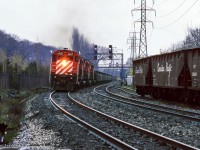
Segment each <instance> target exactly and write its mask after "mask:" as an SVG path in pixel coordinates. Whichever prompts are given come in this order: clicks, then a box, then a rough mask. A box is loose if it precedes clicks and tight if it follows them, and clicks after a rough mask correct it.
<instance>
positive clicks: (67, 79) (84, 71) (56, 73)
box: [50, 50, 112, 91]
mask: <svg viewBox="0 0 200 150" xmlns="http://www.w3.org/2000/svg"><path fill="white" fill-rule="evenodd" d="M111 80H112V76H111V75H108V74H105V73H102V72H98V71H94V65H93V64H92V63H91V62H90V61H88V60H86V59H84V58H83V57H81V56H80V55H79V54H77V53H76V52H74V51H72V50H57V51H55V52H54V53H53V54H52V59H51V67H50V83H51V87H53V89H54V90H68V91H73V90H74V88H76V87H80V86H82V85H91V84H93V83H96V82H103V81H111Z"/></svg>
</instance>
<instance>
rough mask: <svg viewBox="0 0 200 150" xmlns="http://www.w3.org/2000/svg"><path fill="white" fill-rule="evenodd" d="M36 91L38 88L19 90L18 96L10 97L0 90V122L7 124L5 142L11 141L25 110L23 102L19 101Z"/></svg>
mask: <svg viewBox="0 0 200 150" xmlns="http://www.w3.org/2000/svg"><path fill="white" fill-rule="evenodd" d="M36 93H38V90H33V91H21V92H20V94H19V97H18V98H10V97H8V96H7V92H6V91H0V95H1V96H2V97H3V99H1V100H0V123H6V124H7V125H8V128H7V134H6V135H5V140H4V142H5V144H7V143H9V142H11V141H12V139H13V138H14V137H15V136H16V135H17V133H18V131H19V129H20V121H21V119H22V118H23V116H24V110H25V102H22V103H20V102H21V101H23V100H24V99H26V98H29V97H32V96H33V95H34V94H36Z"/></svg>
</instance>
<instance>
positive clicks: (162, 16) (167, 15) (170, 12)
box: [157, 0, 187, 17]
mask: <svg viewBox="0 0 200 150" xmlns="http://www.w3.org/2000/svg"><path fill="white" fill-rule="evenodd" d="M186 1H187V0H184V1H183V2H182V3H181V4H180V5H179V6H178V7H176V8H175V9H174V10H172V11H170V12H169V13H167V14H165V15H162V16H157V17H166V16H169V15H171V14H172V13H173V12H175V11H177V10H178V9H179V8H180V7H181V6H182V5H183V4H184V3H185V2H186Z"/></svg>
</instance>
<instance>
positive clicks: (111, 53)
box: [108, 45, 113, 59]
mask: <svg viewBox="0 0 200 150" xmlns="http://www.w3.org/2000/svg"><path fill="white" fill-rule="evenodd" d="M108 53H109V56H108V57H109V59H113V51H112V45H109V51H108Z"/></svg>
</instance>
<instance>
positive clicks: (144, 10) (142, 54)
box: [131, 0, 155, 58]
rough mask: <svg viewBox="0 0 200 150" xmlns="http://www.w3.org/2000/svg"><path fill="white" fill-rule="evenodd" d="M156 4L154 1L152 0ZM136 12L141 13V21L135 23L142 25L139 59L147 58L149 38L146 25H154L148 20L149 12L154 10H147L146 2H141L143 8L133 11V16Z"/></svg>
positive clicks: (144, 0)
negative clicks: (149, 23) (148, 23)
mask: <svg viewBox="0 0 200 150" xmlns="http://www.w3.org/2000/svg"><path fill="white" fill-rule="evenodd" d="M152 1H153V3H154V0H152ZM134 11H140V19H138V20H136V21H134V26H135V23H140V41H139V54H138V58H143V57H147V56H148V53H147V37H146V23H147V22H151V23H152V25H153V22H152V21H150V20H148V19H147V11H154V12H155V10H154V9H152V8H147V6H146V0H141V6H140V7H139V8H134V9H132V10H131V13H132V16H133V12H134Z"/></svg>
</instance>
